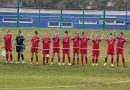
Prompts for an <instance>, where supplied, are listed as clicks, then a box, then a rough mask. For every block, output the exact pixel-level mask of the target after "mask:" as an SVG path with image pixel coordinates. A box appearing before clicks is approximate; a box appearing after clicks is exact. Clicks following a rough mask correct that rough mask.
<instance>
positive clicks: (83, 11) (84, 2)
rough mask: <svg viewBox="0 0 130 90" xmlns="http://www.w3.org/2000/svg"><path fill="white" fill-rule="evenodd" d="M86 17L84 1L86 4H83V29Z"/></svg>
mask: <svg viewBox="0 0 130 90" xmlns="http://www.w3.org/2000/svg"><path fill="white" fill-rule="evenodd" d="M84 15H85V0H84V4H83V27H84V19H85V18H84V17H85V16H84Z"/></svg>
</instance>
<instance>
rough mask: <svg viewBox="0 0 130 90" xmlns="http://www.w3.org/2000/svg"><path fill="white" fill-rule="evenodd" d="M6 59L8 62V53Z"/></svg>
mask: <svg viewBox="0 0 130 90" xmlns="http://www.w3.org/2000/svg"><path fill="white" fill-rule="evenodd" d="M6 61H7V62H8V54H6Z"/></svg>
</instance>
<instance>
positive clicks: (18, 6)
mask: <svg viewBox="0 0 130 90" xmlns="http://www.w3.org/2000/svg"><path fill="white" fill-rule="evenodd" d="M19 9H20V5H19V0H18V2H17V28H18V27H19Z"/></svg>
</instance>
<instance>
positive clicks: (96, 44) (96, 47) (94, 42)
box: [92, 39, 101, 50]
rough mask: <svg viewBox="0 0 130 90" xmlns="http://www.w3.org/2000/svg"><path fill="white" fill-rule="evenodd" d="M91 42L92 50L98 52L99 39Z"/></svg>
mask: <svg viewBox="0 0 130 90" xmlns="http://www.w3.org/2000/svg"><path fill="white" fill-rule="evenodd" d="M92 42H93V50H94V49H95V50H98V49H100V42H101V39H94V40H92Z"/></svg>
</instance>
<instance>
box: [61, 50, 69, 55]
mask: <svg viewBox="0 0 130 90" xmlns="http://www.w3.org/2000/svg"><path fill="white" fill-rule="evenodd" d="M62 52H63V54H70V49H62Z"/></svg>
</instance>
